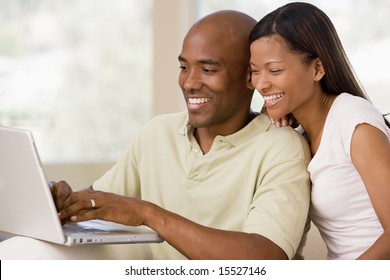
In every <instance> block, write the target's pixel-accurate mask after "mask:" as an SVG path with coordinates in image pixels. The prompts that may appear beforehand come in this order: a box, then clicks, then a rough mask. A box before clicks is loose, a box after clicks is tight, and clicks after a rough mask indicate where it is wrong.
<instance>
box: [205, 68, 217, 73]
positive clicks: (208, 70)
mask: <svg viewBox="0 0 390 280" xmlns="http://www.w3.org/2000/svg"><path fill="white" fill-rule="evenodd" d="M203 72H205V73H215V72H217V70H214V69H210V68H203Z"/></svg>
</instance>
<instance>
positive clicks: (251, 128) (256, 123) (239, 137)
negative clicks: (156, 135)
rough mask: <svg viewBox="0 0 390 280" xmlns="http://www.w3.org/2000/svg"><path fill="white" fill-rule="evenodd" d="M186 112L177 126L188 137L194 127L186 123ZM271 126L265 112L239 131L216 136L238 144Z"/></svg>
mask: <svg viewBox="0 0 390 280" xmlns="http://www.w3.org/2000/svg"><path fill="white" fill-rule="evenodd" d="M188 121H189V119H188V114H186V117H185V120H184V122H183V124H182V125H181V127H180V128H179V133H180V134H182V135H184V136H187V138H188V139H190V137H189V136H190V135H189V133H192V132H193V131H194V127H193V126H191V125H190V124H189V123H188ZM271 126H272V123H271V121H270V120H269V118H268V116H267V115H265V114H260V115H258V116H256V117H255V118H254V119H253V120H252V121H251V122H250V123H248V124H247V125H246V126H245V127H243V128H242V129H240V130H239V131H237V132H235V133H233V134H230V135H226V136H217V137H219V138H224V139H225V140H226V141H227V142H229V143H231V144H232V145H233V146H238V145H240V144H242V143H245V142H246V141H248V140H250V139H252V138H253V137H256V136H258V135H259V134H261V133H263V132H266V131H268V130H270V128H271Z"/></svg>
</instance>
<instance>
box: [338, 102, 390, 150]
mask: <svg viewBox="0 0 390 280" xmlns="http://www.w3.org/2000/svg"><path fill="white" fill-rule="evenodd" d="M333 122H334V123H337V122H338V123H339V124H340V127H339V129H340V134H341V137H342V142H343V147H344V150H345V153H346V154H347V155H348V156H349V157H350V156H351V142H352V136H353V133H354V132H355V129H356V126H358V125H359V124H363V123H366V124H369V125H372V126H374V127H376V128H378V129H379V130H381V131H382V132H383V133H384V134H385V135H387V136H388V137H389V136H390V135H389V130H388V127H387V126H386V124H385V122H384V119H383V116H382V114H381V113H380V112H379V110H378V109H376V108H375V107H374V106H373V105H372V104H371V103H370V102H369V101H367V100H365V99H363V98H356V97H352V98H350V100H348V102H343V103H342V104H340V106H339V108H338V110H337V112H336V114H335V119H334V120H333Z"/></svg>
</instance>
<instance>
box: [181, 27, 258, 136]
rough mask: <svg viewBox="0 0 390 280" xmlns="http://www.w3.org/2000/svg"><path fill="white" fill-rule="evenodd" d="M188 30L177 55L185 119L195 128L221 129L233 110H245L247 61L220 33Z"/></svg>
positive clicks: (230, 120)
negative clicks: (187, 116) (217, 35)
mask: <svg viewBox="0 0 390 280" xmlns="http://www.w3.org/2000/svg"><path fill="white" fill-rule="evenodd" d="M219 35H220V36H219V37H222V38H218V37H216V36H215V33H214V34H213V32H212V31H210V32H201V31H198V32H196V31H195V32H191V33H189V35H187V37H186V39H185V40H184V43H183V48H182V52H181V54H180V55H179V62H180V69H181V70H180V75H179V85H180V87H181V89H182V91H183V94H184V98H185V100H186V104H187V109H188V114H189V122H190V124H191V125H192V126H194V127H197V128H211V129H212V128H215V129H216V130H217V131H219V132H220V133H223V132H224V131H226V129H228V127H229V126H230V125H231V122H234V121H235V116H237V114H241V116H242V114H246V115H247V114H248V111H249V106H250V100H251V93H250V91H249V90H248V87H247V83H248V80H249V72H248V65H249V62H246V60H245V59H242V57H240V53H239V52H240V51H239V50H237V49H234V47H233V44H232V43H230V42H229V39H224V38H223V35H224V34H219Z"/></svg>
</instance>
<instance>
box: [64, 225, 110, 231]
mask: <svg viewBox="0 0 390 280" xmlns="http://www.w3.org/2000/svg"><path fill="white" fill-rule="evenodd" d="M63 228H64V230H65V231H66V232H70V233H105V232H107V231H104V230H101V229H97V228H92V227H88V226H84V225H80V224H77V223H66V224H65V225H64V226H63Z"/></svg>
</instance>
